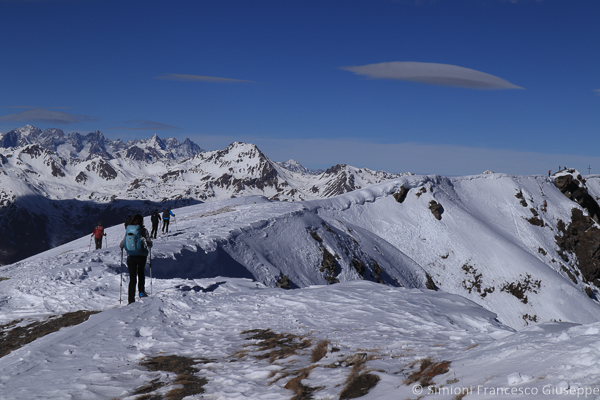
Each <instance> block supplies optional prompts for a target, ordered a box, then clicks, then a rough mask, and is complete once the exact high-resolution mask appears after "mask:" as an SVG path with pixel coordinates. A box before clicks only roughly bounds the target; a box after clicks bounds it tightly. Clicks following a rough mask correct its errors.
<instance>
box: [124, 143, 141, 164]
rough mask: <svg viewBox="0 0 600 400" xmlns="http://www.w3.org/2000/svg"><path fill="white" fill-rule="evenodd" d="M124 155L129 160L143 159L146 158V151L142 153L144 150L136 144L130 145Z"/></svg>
mask: <svg viewBox="0 0 600 400" xmlns="http://www.w3.org/2000/svg"><path fill="white" fill-rule="evenodd" d="M125 157H127V158H129V159H131V160H136V161H144V160H146V153H144V150H142V149H140V148H139V147H137V146H131V147H130V148H129V149H128V150H127V153H126V155H125Z"/></svg>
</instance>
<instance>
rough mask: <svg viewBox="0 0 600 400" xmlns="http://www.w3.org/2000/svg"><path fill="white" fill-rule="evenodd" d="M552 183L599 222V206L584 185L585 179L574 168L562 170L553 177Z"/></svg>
mask: <svg viewBox="0 0 600 400" xmlns="http://www.w3.org/2000/svg"><path fill="white" fill-rule="evenodd" d="M554 183H555V184H556V187H558V189H559V190H560V191H561V192H562V193H563V194H565V195H566V196H567V197H569V198H570V199H571V200H573V201H575V202H577V203H578V204H579V205H580V206H581V207H583V208H585V209H586V210H587V212H588V214H589V215H590V217H592V218H593V219H594V220H595V221H596V222H600V206H599V205H598V203H597V202H596V200H594V198H593V197H592V196H591V195H590V194H589V193H588V190H587V188H586V187H585V179H583V178H582V177H581V174H579V172H577V171H576V170H574V169H567V170H564V171H562V172H561V174H560V175H558V176H556V177H555V179H554Z"/></svg>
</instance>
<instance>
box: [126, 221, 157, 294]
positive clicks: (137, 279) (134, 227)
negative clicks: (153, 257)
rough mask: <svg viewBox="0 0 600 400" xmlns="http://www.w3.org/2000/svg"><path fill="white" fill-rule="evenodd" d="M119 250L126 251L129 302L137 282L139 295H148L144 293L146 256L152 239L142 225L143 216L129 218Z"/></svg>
mask: <svg viewBox="0 0 600 400" xmlns="http://www.w3.org/2000/svg"><path fill="white" fill-rule="evenodd" d="M119 246H120V247H121V250H123V249H125V250H126V251H127V268H129V291H128V299H129V304H131V303H133V302H134V301H135V286H136V283H137V287H138V292H139V296H140V297H148V295H147V294H146V289H145V285H146V276H145V274H144V271H145V269H146V258H147V257H148V249H150V248H151V247H152V240H151V239H150V236H149V235H148V229H146V228H145V227H144V217H142V216H141V215H140V214H136V215H134V216H133V218H132V219H131V221H130V223H129V225H128V226H127V231H126V232H125V237H124V238H123V240H122V241H121V244H119Z"/></svg>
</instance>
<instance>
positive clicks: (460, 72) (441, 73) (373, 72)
mask: <svg viewBox="0 0 600 400" xmlns="http://www.w3.org/2000/svg"><path fill="white" fill-rule="evenodd" d="M341 69H343V70H346V71H350V72H354V73H355V74H357V75H363V76H366V77H368V78H371V79H397V80H404V81H411V82H421V83H428V84H431V85H442V86H455V87H463V88H469V89H523V88H522V87H520V86H517V85H514V84H512V83H510V82H508V81H506V80H504V79H502V78H499V77H497V76H494V75H490V74H486V73H485V72H481V71H476V70H474V69H470V68H464V67H459V66H457V65H449V64H436V63H423V62H413V61H396V62H384V63H379V64H368V65H361V66H350V67H341Z"/></svg>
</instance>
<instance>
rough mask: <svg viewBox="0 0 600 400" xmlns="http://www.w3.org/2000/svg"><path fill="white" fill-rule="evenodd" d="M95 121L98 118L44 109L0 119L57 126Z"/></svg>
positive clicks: (5, 116) (0, 118)
mask: <svg viewBox="0 0 600 400" xmlns="http://www.w3.org/2000/svg"><path fill="white" fill-rule="evenodd" d="M97 120H98V118H96V117H91V116H89V115H74V114H69V113H65V112H62V111H50V110H47V109H45V108H35V109H30V110H27V111H23V112H20V113H16V114H9V115H4V116H2V117H0V122H42V123H49V124H57V125H69V124H76V123H79V122H82V121H97Z"/></svg>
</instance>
